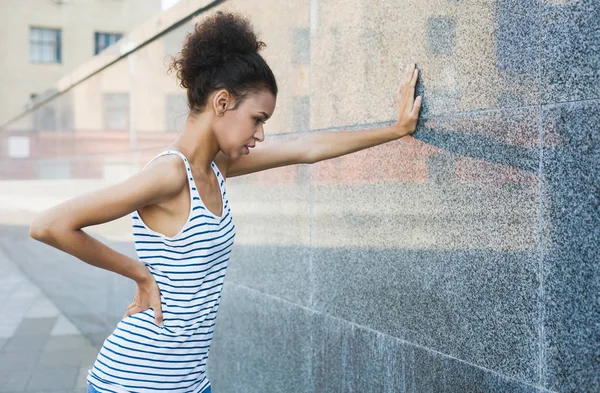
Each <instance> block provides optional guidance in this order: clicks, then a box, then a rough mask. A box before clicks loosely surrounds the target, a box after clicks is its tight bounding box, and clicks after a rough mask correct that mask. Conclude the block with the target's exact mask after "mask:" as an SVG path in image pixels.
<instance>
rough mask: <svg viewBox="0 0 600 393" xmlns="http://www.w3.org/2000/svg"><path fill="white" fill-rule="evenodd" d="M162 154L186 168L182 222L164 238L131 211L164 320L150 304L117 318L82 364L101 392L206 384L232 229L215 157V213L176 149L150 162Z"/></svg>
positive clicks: (177, 392)
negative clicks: (92, 357)
mask: <svg viewBox="0 0 600 393" xmlns="http://www.w3.org/2000/svg"><path fill="white" fill-rule="evenodd" d="M164 154H177V155H179V156H180V157H181V158H182V159H183V162H184V164H185V167H186V170H187V174H188V176H187V178H188V181H189V190H190V194H191V195H190V199H191V206H190V213H189V217H188V220H187V222H186V224H185V225H184V226H183V228H181V230H180V231H179V233H178V234H176V235H174V236H172V237H167V236H165V235H163V234H161V233H158V232H155V231H153V230H152V229H150V228H148V226H147V225H146V224H145V223H144V222H143V221H142V219H141V218H140V215H139V213H138V211H134V212H133V213H132V216H131V217H132V225H133V238H134V242H135V249H136V253H137V256H138V259H139V260H140V261H141V262H143V263H144V264H145V265H146V266H147V267H148V270H149V271H150V272H151V273H152V275H153V276H154V279H155V280H156V282H157V284H158V287H159V289H160V297H161V304H162V313H163V326H160V325H157V324H156V322H155V319H154V310H153V309H152V308H149V309H148V310H146V311H143V312H139V313H137V314H133V315H130V316H128V317H125V318H124V319H123V320H121V321H120V322H119V323H118V324H117V327H116V329H115V330H114V331H113V333H111V334H110V336H108V338H107V339H106V340H105V341H104V343H103V345H102V348H101V349H100V352H99V353H98V356H97V358H96V361H95V363H94V365H93V367H92V369H90V370H88V375H87V381H88V382H89V383H90V384H92V385H93V387H94V388H95V389H96V390H97V391H98V392H101V393H105V392H115V393H138V392H139V393H142V392H170V393H202V392H207V391H208V390H209V389H210V382H209V380H208V379H207V377H206V374H205V371H206V363H207V359H208V352H209V349H210V343H211V340H212V337H213V330H214V326H215V320H216V317H217V311H218V309H219V300H220V299H221V291H222V288H223V280H224V279H225V271H226V269H227V263H228V261H229V255H230V253H231V249H232V246H233V241H234V237H235V232H236V230H235V225H234V223H233V219H232V217H231V211H230V209H229V206H228V199H227V193H226V192H225V179H224V178H223V176H222V175H221V173H220V171H219V169H218V168H217V166H216V164H215V163H214V162H212V163H211V167H212V169H213V171H214V172H215V175H216V177H217V180H218V181H219V187H220V191H221V195H222V198H221V203H222V205H221V206H222V213H221V217H219V216H216V215H214V214H213V213H212V212H210V211H209V210H208V209H207V208H206V206H204V203H203V202H202V199H201V198H200V194H199V193H198V190H197V189H196V183H195V182H194V177H193V176H192V171H191V169H190V165H189V163H188V160H187V158H186V157H185V156H184V155H183V154H182V153H181V152H179V151H177V150H165V151H163V152H162V153H160V154H158V155H157V156H156V157H154V158H153V159H152V160H150V162H152V161H153V160H155V159H156V158H158V157H160V156H162V155H164ZM150 162H148V164H149V163H150ZM148 164H146V166H147V165H148ZM144 168H145V167H144Z"/></svg>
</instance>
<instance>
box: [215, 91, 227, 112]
mask: <svg viewBox="0 0 600 393" xmlns="http://www.w3.org/2000/svg"><path fill="white" fill-rule="evenodd" d="M230 101H231V95H230V94H229V92H228V91H227V90H225V89H221V90H218V91H217V92H216V93H215V96H214V98H213V110H214V112H215V115H217V116H223V114H224V113H225V111H227V110H228V109H229V108H228V105H230Z"/></svg>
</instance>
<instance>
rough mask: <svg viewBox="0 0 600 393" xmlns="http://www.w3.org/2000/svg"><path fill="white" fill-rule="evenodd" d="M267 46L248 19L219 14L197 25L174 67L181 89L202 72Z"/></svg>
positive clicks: (187, 38) (236, 15) (233, 14)
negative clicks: (257, 36) (259, 38)
mask: <svg viewBox="0 0 600 393" xmlns="http://www.w3.org/2000/svg"><path fill="white" fill-rule="evenodd" d="M265 46H266V45H265V43H264V42H262V41H259V40H258V39H257V38H256V34H255V33H254V31H253V29H252V25H251V24H250V22H249V21H248V20H247V19H246V18H244V17H243V16H241V15H240V14H235V13H223V12H222V11H218V12H216V13H215V14H213V15H210V16H208V17H206V18H205V19H204V20H203V21H202V22H201V23H200V22H199V23H196V25H195V28H194V31H193V32H192V33H189V34H188V35H187V37H186V42H185V44H184V46H183V49H182V51H181V54H180V56H179V58H178V59H177V60H176V61H175V62H174V64H173V66H174V67H175V68H177V69H178V71H179V72H178V76H179V78H180V79H181V84H182V86H183V87H186V88H187V87H190V86H192V85H193V83H194V80H195V79H196V76H197V75H198V74H199V73H200V72H201V71H202V70H203V69H210V68H215V67H219V66H222V65H223V64H225V63H226V62H227V61H228V60H230V59H232V58H233V57H235V56H236V55H245V54H250V53H257V52H258V51H260V50H261V49H262V48H264V47H265Z"/></svg>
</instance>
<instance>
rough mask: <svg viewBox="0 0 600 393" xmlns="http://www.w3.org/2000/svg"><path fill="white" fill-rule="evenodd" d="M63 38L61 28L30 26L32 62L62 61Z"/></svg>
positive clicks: (30, 59)
mask: <svg viewBox="0 0 600 393" xmlns="http://www.w3.org/2000/svg"><path fill="white" fill-rule="evenodd" d="M61 51H62V40H61V31H60V30H59V29H45V28H41V27H30V29H29V61H31V62H32V63H60V62H62V55H61Z"/></svg>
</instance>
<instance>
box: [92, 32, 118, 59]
mask: <svg viewBox="0 0 600 393" xmlns="http://www.w3.org/2000/svg"><path fill="white" fill-rule="evenodd" d="M121 38H123V34H119V33H96V34H95V38H94V42H95V43H96V44H95V49H94V54H95V55H97V54H98V53H100V52H102V51H103V50H104V49H106V48H108V47H109V46H111V45H112V44H114V43H115V42H117V41H119V40H120V39H121Z"/></svg>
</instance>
